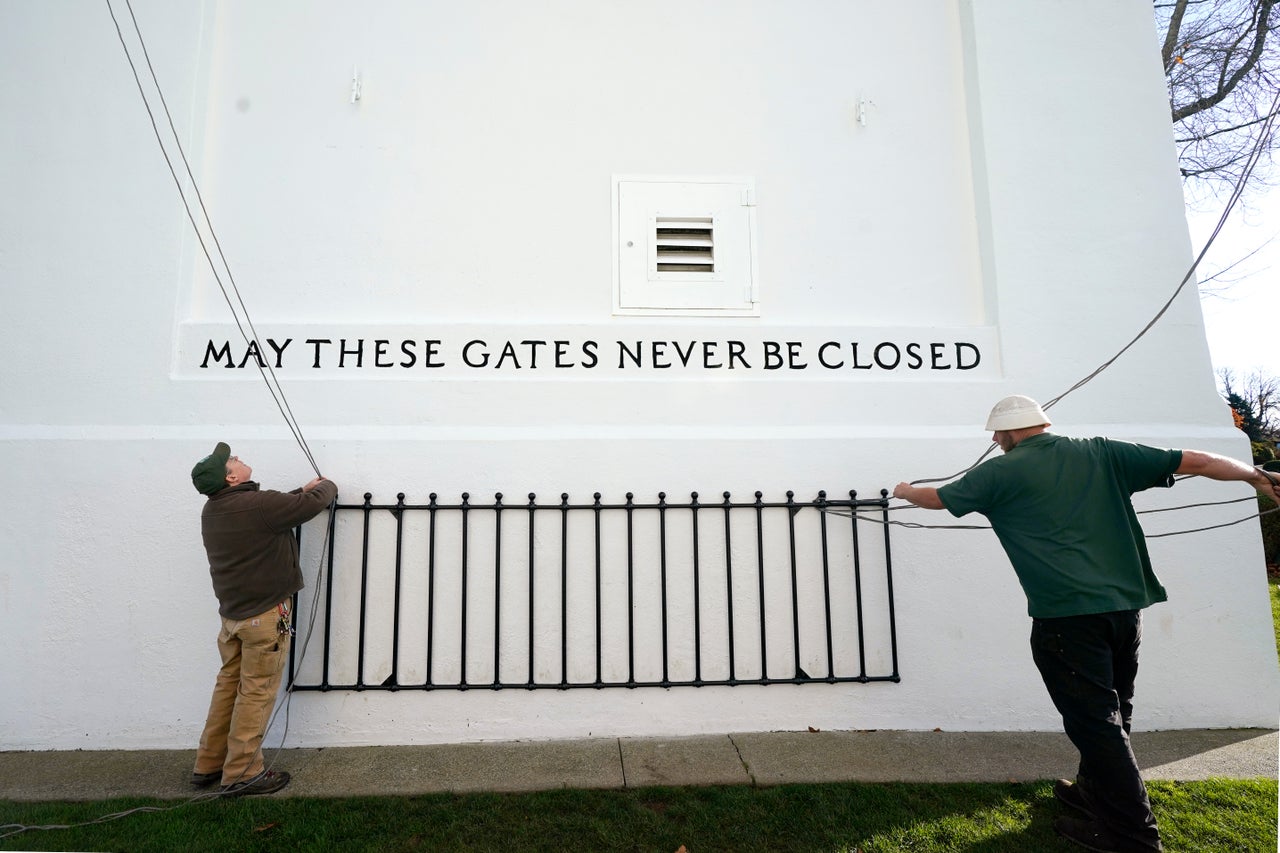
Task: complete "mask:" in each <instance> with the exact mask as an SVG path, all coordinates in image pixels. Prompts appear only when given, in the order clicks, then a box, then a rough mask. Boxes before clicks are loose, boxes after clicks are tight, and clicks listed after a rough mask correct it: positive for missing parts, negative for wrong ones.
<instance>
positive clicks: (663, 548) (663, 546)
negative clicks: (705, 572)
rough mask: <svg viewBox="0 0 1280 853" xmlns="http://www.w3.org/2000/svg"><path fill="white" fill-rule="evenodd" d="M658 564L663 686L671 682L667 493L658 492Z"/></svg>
mask: <svg viewBox="0 0 1280 853" xmlns="http://www.w3.org/2000/svg"><path fill="white" fill-rule="evenodd" d="M658 558H659V559H658V564H659V566H660V575H661V587H662V686H663V687H666V686H668V685H670V684H671V676H670V669H669V650H668V646H667V493H666V492H658Z"/></svg>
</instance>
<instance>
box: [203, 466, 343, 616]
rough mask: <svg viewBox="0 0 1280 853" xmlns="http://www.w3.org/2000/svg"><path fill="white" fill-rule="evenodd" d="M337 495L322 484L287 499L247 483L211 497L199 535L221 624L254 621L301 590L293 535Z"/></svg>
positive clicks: (331, 486)
mask: <svg viewBox="0 0 1280 853" xmlns="http://www.w3.org/2000/svg"><path fill="white" fill-rule="evenodd" d="M337 495H338V487H337V486H336V485H334V484H333V483H332V482H330V481H329V480H324V481H322V482H321V483H320V484H319V485H317V486H316V487H315V488H314V489H312V490H311V491H309V492H304V491H302V490H301V489H294V490H293V491H292V492H289V493H288V494H285V493H284V492H277V491H273V490H271V489H259V488H258V484H257V483H255V482H253V481H249V482H247V483H241V484H240V485H238V486H228V487H227V488H225V489H223V490H222V491H220V492H216V493H214V494H212V495H210V496H209V499H208V501H206V502H205V505H204V511H203V512H202V513H201V515H200V533H201V536H202V537H203V538H204V549H205V551H206V552H207V553H208V555H209V574H210V575H211V576H212V578H213V593H214V595H216V596H217V597H218V613H220V614H221V615H222V616H223V618H226V619H237V620H239V619H248V618H249V617H251V616H258V615H259V614H262V613H265V612H267V611H268V610H270V609H271V608H273V607H275V606H276V605H277V604H279V603H280V602H281V601H284V600H285V599H287V598H288V597H289V596H291V595H293V594H294V593H295V592H297V591H298V590H300V589H302V585H303V584H302V568H301V566H299V565H298V542H297V540H296V539H295V538H294V536H293V529H294V528H295V527H297V526H298V525H299V524H301V523H303V522H304V521H307V520H308V519H311V518H314V517H315V516H316V515H318V514H319V513H320V511H321V510H323V509H324V508H325V507H326V506H328V505H329V504H330V503H332V502H333V499H334V498H335V497H337Z"/></svg>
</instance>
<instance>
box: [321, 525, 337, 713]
mask: <svg viewBox="0 0 1280 853" xmlns="http://www.w3.org/2000/svg"><path fill="white" fill-rule="evenodd" d="M327 535H328V537H329V565H328V567H326V569H325V584H324V649H323V652H324V654H323V655H322V656H321V658H320V659H321V661H323V664H324V666H323V669H324V671H323V672H322V673H321V675H320V689H321V690H328V689H329V647H330V643H329V640H330V637H331V636H332V635H331V633H330V628H331V627H332V626H333V564H334V556H333V552H334V549H335V546H336V544H337V541H338V507H337V505H336V504H335V505H334V507H333V509H331V510H330V511H329V530H328V533H327Z"/></svg>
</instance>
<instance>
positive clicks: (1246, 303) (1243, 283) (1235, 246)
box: [1174, 188, 1280, 377]
mask: <svg viewBox="0 0 1280 853" xmlns="http://www.w3.org/2000/svg"><path fill="white" fill-rule="evenodd" d="M1201 207H1203V208H1204V209H1203V210H1197V211H1192V210H1188V212H1187V224H1188V225H1189V227H1190V230H1191V245H1192V251H1193V252H1194V253H1196V254H1199V252H1200V250H1201V249H1203V248H1204V244H1205V241H1206V240H1207V239H1208V238H1209V235H1210V234H1211V233H1212V232H1213V228H1214V226H1215V225H1216V224H1217V222H1218V219H1219V217H1220V216H1221V215H1222V208H1223V204H1218V205H1216V206H1211V205H1207V204H1205V205H1201ZM1251 253H1253V254H1252V256H1250V254H1251ZM1236 262H1239V264H1238V266H1236V267H1234V268H1233V269H1231V270H1229V271H1227V272H1226V273H1225V274H1224V275H1223V276H1222V279H1221V280H1215V281H1212V282H1208V283H1207V284H1206V286H1205V287H1202V288H1201V296H1200V306H1201V308H1202V309H1203V311H1204V322H1205V328H1206V332H1207V334H1208V338H1209V351H1210V353H1211V355H1212V357H1213V364H1214V368H1215V369H1216V368H1221V367H1229V368H1231V370H1232V371H1234V372H1235V374H1236V375H1237V376H1238V377H1243V376H1245V375H1246V374H1249V373H1253V372H1255V371H1261V372H1262V373H1264V374H1266V375H1269V376H1280V188H1277V189H1272V190H1271V191H1269V192H1267V193H1265V194H1263V195H1260V196H1258V197H1257V198H1253V199H1246V200H1244V201H1243V202H1241V203H1239V204H1237V205H1236V207H1235V209H1234V210H1232V212H1231V216H1230V218H1229V219H1228V220H1227V223H1226V225H1225V226H1224V227H1223V229H1222V232H1221V233H1220V234H1219V235H1218V237H1217V239H1216V240H1214V243H1213V246H1212V248H1210V250H1209V254H1208V255H1206V256H1205V260H1204V261H1203V262H1202V263H1201V265H1200V268H1199V269H1198V270H1197V274H1198V276H1199V278H1200V280H1201V281H1204V280H1205V279H1206V278H1207V277H1208V276H1211V275H1213V274H1214V273H1215V272H1217V271H1218V270H1221V269H1223V268H1224V267H1227V266H1230V265H1231V264H1234V263H1236ZM1174 284H1175V285H1176V282H1175V283H1174ZM1210 291H1211V292H1210Z"/></svg>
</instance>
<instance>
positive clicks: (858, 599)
mask: <svg viewBox="0 0 1280 853" xmlns="http://www.w3.org/2000/svg"><path fill="white" fill-rule="evenodd" d="M849 502H850V503H851V504H852V505H853V506H852V507H851V508H850V510H851V511H850V516H851V517H850V518H849V527H850V529H851V530H852V531H853V593H854V613H855V614H856V616H857V620H858V675H859V676H860V677H861V678H866V677H867V642H866V632H865V630H864V629H863V625H862V549H861V547H860V546H859V544H858V517H857V513H858V493H857V492H856V491H854V490H853V489H850V490H849ZM885 527H886V531H885V532H886V533H887V532H888V530H887V528H888V525H887V524H886V525H885Z"/></svg>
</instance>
